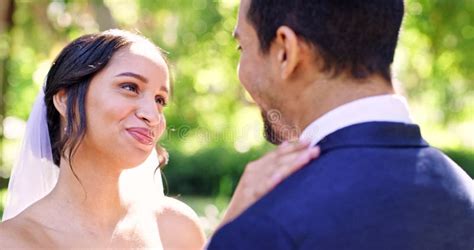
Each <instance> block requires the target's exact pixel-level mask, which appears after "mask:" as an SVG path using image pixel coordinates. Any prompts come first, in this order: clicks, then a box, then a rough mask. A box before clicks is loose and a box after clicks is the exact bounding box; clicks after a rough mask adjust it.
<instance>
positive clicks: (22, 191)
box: [2, 89, 163, 221]
mask: <svg viewBox="0 0 474 250" xmlns="http://www.w3.org/2000/svg"><path fill="white" fill-rule="evenodd" d="M158 164H159V160H158V154H157V153H156V151H155V150H153V152H152V153H151V154H150V156H149V157H148V159H147V160H146V161H145V162H144V163H142V164H141V165H140V166H138V167H135V168H132V169H128V170H125V172H124V173H123V174H122V176H121V179H120V188H121V189H125V190H127V191H129V192H133V193H135V194H136V192H138V194H139V195H144V196H148V197H149V198H151V197H157V196H163V184H162V179H161V172H160V170H157V171H156V177H155V169H156V167H157V166H158ZM58 176H59V168H58V167H57V166H56V165H54V163H53V157H52V151H51V143H50V140H49V132H48V124H47V120H46V105H45V104H44V91H43V89H41V91H40V93H39V94H38V96H37V97H36V101H35V104H34V106H33V108H32V110H31V113H30V117H29V118H28V122H27V124H26V132H25V135H24V138H23V142H22V145H21V150H20V154H19V157H18V160H17V161H16V163H15V165H14V167H13V169H12V174H11V176H10V182H9V184H8V194H7V202H6V206H5V209H4V212H3V217H2V221H4V220H7V219H10V218H13V217H15V216H16V215H18V214H19V213H20V212H22V211H23V210H24V209H25V208H27V207H29V206H30V205H31V204H33V203H34V202H36V201H38V200H39V199H41V198H43V197H44V196H46V195H47V194H48V193H49V192H51V190H52V189H53V187H54V186H55V185H56V182H57V179H58ZM137 183H138V184H139V185H138V186H136V185H137Z"/></svg>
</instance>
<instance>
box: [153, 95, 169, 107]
mask: <svg viewBox="0 0 474 250" xmlns="http://www.w3.org/2000/svg"><path fill="white" fill-rule="evenodd" d="M155 101H156V103H158V104H160V105H161V106H163V107H166V106H167V105H168V102H167V101H166V98H164V97H163V96H157V97H156V98H155Z"/></svg>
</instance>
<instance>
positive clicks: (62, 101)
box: [53, 90, 67, 118]
mask: <svg viewBox="0 0 474 250" xmlns="http://www.w3.org/2000/svg"><path fill="white" fill-rule="evenodd" d="M53 103H54V107H55V108H56V110H57V111H58V112H59V114H61V116H62V117H63V118H66V111H67V93H66V91H65V90H60V91H59V92H58V93H56V94H55V95H54V96H53Z"/></svg>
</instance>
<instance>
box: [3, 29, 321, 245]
mask: <svg viewBox="0 0 474 250" xmlns="http://www.w3.org/2000/svg"><path fill="white" fill-rule="evenodd" d="M169 96H170V80H169V71H168V65H167V63H166V61H165V59H164V56H163V54H162V53H161V51H160V49H159V48H157V47H156V46H155V45H154V44H153V43H151V42H150V41H149V40H147V39H146V38H144V37H142V36H139V35H137V34H132V33H129V32H125V31H120V30H110V31H106V32H103V33H99V34H92V35H85V36H82V37H80V38H78V39H76V40H75V41H73V42H72V43H70V44H69V45H67V46H66V47H65V48H64V49H63V51H62V52H61V53H60V55H59V56H58V57H57V58H56V60H55V62H54V63H53V65H52V67H51V69H50V71H49V73H48V76H47V80H46V83H45V86H44V89H43V91H42V92H41V93H40V95H39V97H38V99H37V101H36V103H35V106H34V108H33V111H32V113H31V115H30V119H29V121H28V125H27V133H26V136H25V138H26V139H25V140H26V141H25V142H24V144H23V148H22V154H21V158H20V159H19V162H18V164H17V165H16V166H15V168H14V170H13V175H12V178H11V181H10V186H9V193H10V198H9V203H8V205H7V208H6V211H5V216H6V218H8V219H7V220H6V221H4V222H3V223H1V224H0V248H1V249H5V248H43V247H44V248H72V247H74V248H82V247H87V248H92V247H93V248H145V247H146V248H149V247H154V248H164V249H200V248H202V247H203V246H204V244H205V237H204V234H203V232H202V229H201V227H200V225H199V223H198V220H197V216H196V215H195V213H194V212H193V211H192V210H191V209H190V208H189V207H188V206H187V205H185V204H184V203H181V202H180V201H178V200H175V199H172V198H169V197H166V196H164V195H163V193H162V186H161V177H160V176H159V174H158V176H157V177H154V172H159V170H157V169H156V167H157V166H158V165H163V164H165V163H166V161H167V157H166V154H165V153H163V152H164V150H161V149H160V150H157V151H159V153H158V154H157V153H156V152H155V145H156V142H157V141H158V139H159V138H160V136H161V135H162V134H163V132H164V130H165V128H166V122H165V117H164V115H163V109H164V108H165V106H166V104H167V103H168V101H169ZM307 147H308V144H306V143H285V144H284V145H281V146H280V147H279V148H278V149H276V150H275V151H274V152H271V153H269V154H267V155H265V156H264V157H262V158H261V159H259V160H257V161H255V162H251V163H249V164H248V165H247V166H246V168H245V171H244V174H243V176H242V178H241V180H240V182H239V185H238V186H237V189H236V191H235V193H234V196H233V198H232V200H231V202H230V205H229V207H228V210H227V213H226V215H225V217H224V219H223V221H222V223H221V225H222V224H225V223H226V222H228V221H230V220H232V219H233V218H235V217H236V216H238V215H239V214H240V213H241V212H243V211H244V210H245V209H246V208H247V207H248V206H250V205H251V204H253V203H254V202H255V201H256V200H257V199H259V198H260V197H262V196H263V195H264V194H265V193H267V192H268V191H269V190H271V189H272V188H273V187H274V186H275V185H277V184H278V183H279V182H280V181H281V180H282V179H283V178H285V177H286V176H288V175H289V174H291V173H292V172H294V171H296V170H297V169H299V168H301V167H302V166H303V165H305V163H307V162H308V161H309V160H310V159H312V158H315V157H317V155H318V153H319V151H318V149H314V148H311V149H308V148H307ZM158 162H159V163H160V164H158ZM140 164H141V165H140ZM210 164H212V163H210ZM138 165H140V166H139V167H135V166H138ZM33 202H34V203H33ZM31 203H33V204H31ZM25 207H27V208H26V209H24V208H25ZM23 209H24V210H23ZM18 213H19V214H18ZM12 217H13V218H12ZM9 218H11V219H9ZM4 219H5V218H4Z"/></svg>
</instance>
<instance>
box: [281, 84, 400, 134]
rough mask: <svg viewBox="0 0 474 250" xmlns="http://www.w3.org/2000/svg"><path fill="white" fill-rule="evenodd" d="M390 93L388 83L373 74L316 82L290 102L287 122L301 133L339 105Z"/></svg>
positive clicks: (390, 87)
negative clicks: (292, 106)
mask: <svg viewBox="0 0 474 250" xmlns="http://www.w3.org/2000/svg"><path fill="white" fill-rule="evenodd" d="M394 93H395V91H394V89H393V87H392V84H391V83H390V82H388V81H387V80H385V79H384V78H382V77H379V76H376V75H373V76H370V77H367V78H365V79H363V80H359V79H353V78H350V77H343V76H340V77H328V78H322V79H317V80H315V81H314V82H313V83H312V84H308V85H307V88H306V89H305V90H304V91H302V92H301V93H300V95H299V96H298V98H295V99H294V108H293V109H294V112H290V113H289V117H290V119H289V120H291V121H292V122H293V124H294V125H295V126H296V127H297V128H299V130H300V131H301V132H302V131H303V130H304V129H305V128H306V127H307V126H309V124H311V123H312V122H313V121H315V120H317V119H318V118H320V117H321V116H323V115H324V114H326V113H328V112H329V111H331V110H333V109H336V108H338V107H339V106H342V105H344V104H347V103H349V102H352V101H355V100H358V99H362V98H365V97H370V96H377V95H386V94H394ZM361 112H364V111H363V110H361ZM354 115H357V114H354Z"/></svg>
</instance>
